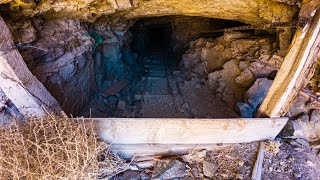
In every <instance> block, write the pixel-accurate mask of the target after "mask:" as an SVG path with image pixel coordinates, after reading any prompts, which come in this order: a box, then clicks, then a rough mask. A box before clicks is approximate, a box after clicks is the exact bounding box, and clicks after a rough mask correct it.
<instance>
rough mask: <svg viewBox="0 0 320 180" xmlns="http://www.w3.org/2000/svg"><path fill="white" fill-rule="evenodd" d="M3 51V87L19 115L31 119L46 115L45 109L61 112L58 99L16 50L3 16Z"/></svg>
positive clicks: (0, 69)
mask: <svg viewBox="0 0 320 180" xmlns="http://www.w3.org/2000/svg"><path fill="white" fill-rule="evenodd" d="M0 49H1V51H0V88H1V89H2V90H3V92H4V93H5V94H6V96H8V98H9V99H10V100H11V101H12V102H13V103H14V104H15V106H16V107H17V108H18V110H19V111H20V113H22V114H23V115H30V116H44V115H47V113H46V110H47V111H49V112H56V113H60V112H61V108H60V105H59V104H58V102H57V101H56V99H55V98H54V97H52V96H51V94H50V93H49V92H48V91H47V89H46V88H45V87H44V86H43V84H42V83H41V82H39V81H38V79H37V78H36V77H35V76H33V74H32V73H31V72H30V70H29V69H28V67H27V65H26V63H25V62H24V60H23V58H22V56H21V55H20V53H19V51H18V50H17V49H16V48H15V44H14V42H13V38H12V36H11V33H10V31H9V29H8V27H7V25H6V23H5V22H4V20H3V19H2V18H1V17H0ZM44 108H46V110H45V109H44Z"/></svg>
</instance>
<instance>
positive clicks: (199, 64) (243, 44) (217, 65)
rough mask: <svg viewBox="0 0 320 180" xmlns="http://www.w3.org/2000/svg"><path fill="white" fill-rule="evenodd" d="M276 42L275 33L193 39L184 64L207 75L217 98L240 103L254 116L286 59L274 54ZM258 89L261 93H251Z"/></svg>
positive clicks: (246, 114) (242, 109) (244, 113)
mask: <svg viewBox="0 0 320 180" xmlns="http://www.w3.org/2000/svg"><path fill="white" fill-rule="evenodd" d="M249 37H250V38H249ZM275 44H276V40H275V38H273V37H272V36H269V37H264V36H263V35H260V36H254V35H253V34H250V33H242V32H230V33H229V32H228V33H225V34H224V35H223V36H221V37H219V38H217V39H201V38H200V39H198V40H196V41H194V42H191V43H190V48H189V50H187V51H186V53H185V54H184V55H183V57H182V62H181V63H182V65H183V67H184V68H185V69H186V70H187V71H188V72H190V73H195V74H198V75H199V76H202V77H203V76H204V75H205V74H207V78H208V80H207V82H206V83H207V84H208V86H209V87H210V88H211V89H212V90H213V91H214V92H215V94H216V96H217V97H219V98H221V99H222V100H223V101H224V102H225V103H226V104H227V105H228V106H229V107H231V108H233V109H236V107H237V106H238V108H239V109H240V112H241V114H242V116H243V117H252V115H253V112H254V111H255V109H256V108H257V107H258V105H259V104H260V103H261V102H262V100H263V98H264V97H265V95H266V92H267V91H268V89H269V87H270V84H271V82H272V78H274V74H275V72H276V71H277V70H278V68H279V67H280V65H281V63H282V61H283V58H282V57H280V56H278V55H277V54H276V53H275V52H276V49H277V47H276V46H275ZM205 76H206V75H205ZM205 76H204V77H205ZM260 82H261V83H260ZM252 85H253V87H252V88H251V91H248V92H247V90H248V89H249V88H250V87H251V86H252ZM261 88H262V89H261ZM256 91H259V92H261V93H259V94H255V95H254V94H252V93H253V92H256ZM253 96H255V97H253ZM252 98H253V99H252ZM252 101H255V102H254V104H252V103H253V102H252ZM237 102H238V104H237Z"/></svg>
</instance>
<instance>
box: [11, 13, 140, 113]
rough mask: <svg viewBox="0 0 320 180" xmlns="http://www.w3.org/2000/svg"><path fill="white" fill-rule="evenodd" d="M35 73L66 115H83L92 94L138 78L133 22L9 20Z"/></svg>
mask: <svg viewBox="0 0 320 180" xmlns="http://www.w3.org/2000/svg"><path fill="white" fill-rule="evenodd" d="M8 24H9V25H10V29H11V32H12V34H13V36H14V41H15V42H16V43H18V44H19V45H21V46H25V47H27V46H29V45H31V44H32V47H29V48H21V49H19V50H20V53H21V55H22V56H23V58H24V60H25V62H26V63H27V65H28V67H29V69H30V70H31V72H32V73H33V74H34V75H35V76H36V77H37V78H38V79H39V80H40V81H41V82H42V83H43V84H44V85H45V86H46V88H47V89H48V91H49V92H50V93H51V94H52V95H53V96H54V97H55V98H56V99H57V101H58V102H59V104H60V105H61V107H62V109H63V110H64V111H65V112H66V113H67V114H73V115H79V114H81V113H82V111H83V109H84V108H85V107H86V106H87V105H88V104H89V102H90V100H91V98H92V97H91V96H92V95H93V94H94V93H96V92H98V91H100V90H101V88H102V89H105V88H107V87H108V86H110V85H111V84H112V83H114V82H115V81H117V80H121V79H129V80H133V79H135V78H136V77H138V76H139V71H140V70H141V69H139V68H138V67H139V66H138V62H137V60H138V55H137V54H136V53H134V52H133V51H132V49H131V47H130V45H129V43H130V40H131V34H130V32H129V31H128V29H129V27H130V26H131V25H132V22H131V21H125V20H121V19H119V18H116V19H108V18H105V19H100V20H99V21H97V22H96V23H94V24H86V23H83V22H81V21H79V20H74V19H68V18H63V19H54V20H49V21H44V20H43V19H41V18H39V17H38V18H31V19H29V20H26V21H19V22H8Z"/></svg>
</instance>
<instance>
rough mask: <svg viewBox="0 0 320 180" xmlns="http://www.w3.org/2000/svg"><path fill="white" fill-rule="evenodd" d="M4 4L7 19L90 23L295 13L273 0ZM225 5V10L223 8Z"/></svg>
mask: <svg viewBox="0 0 320 180" xmlns="http://www.w3.org/2000/svg"><path fill="white" fill-rule="evenodd" d="M0 4H8V5H7V6H5V7H4V12H10V15H11V16H14V17H16V18H20V17H21V16H29V17H30V16H37V15H45V16H47V17H72V18H80V19H84V20H88V21H94V20H96V19H97V18H99V17H100V16H103V15H113V14H117V13H118V12H119V11H121V13H122V14H124V15H125V17H127V18H136V17H141V16H149V17H150V16H164V15H189V16H204V17H211V18H220V19H230V20H237V21H242V22H246V23H255V24H256V23H261V22H275V21H290V20H292V18H293V17H294V16H295V14H296V13H297V10H298V6H297V5H288V4H285V3H279V2H275V1H273V0H254V1H247V0H232V1H230V0H223V1H200V2H195V1H192V0H183V1H181V0H171V1H167V0H149V1H143V0H137V1H129V0H116V1H114V0H107V1H100V0H80V1H79V0H77V1H76V0H71V1H70V0H61V1H49V0H44V1H41V2H40V3H39V2H38V1H15V0H5V1H0ZM226 4H227V6H226Z"/></svg>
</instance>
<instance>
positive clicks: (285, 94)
mask: <svg viewBox="0 0 320 180" xmlns="http://www.w3.org/2000/svg"><path fill="white" fill-rule="evenodd" d="M314 9H316V8H313V10H314ZM309 13H310V14H311V15H310V16H311V18H312V21H310V22H309V23H308V24H307V25H306V26H305V27H304V28H303V29H297V32H296V34H295V37H294V39H293V41H292V43H291V48H290V49H289V52H288V54H287V55H286V57H285V59H284V61H283V63H282V65H281V68H280V69H279V71H278V73H277V75H276V77H275V79H274V82H273V83H272V85H271V87H270V89H269V92H268V94H267V96H266V98H265V99H264V101H263V102H262V104H261V106H260V108H259V109H258V113H257V115H256V116H257V117H280V116H283V115H285V114H286V113H287V111H288V110H289V108H290V107H291V105H292V103H293V102H294V100H295V98H296V96H297V94H298V93H299V91H300V90H301V88H303V86H304V85H305V83H306V82H308V81H309V80H310V78H311V77H312V75H313V73H314V65H315V61H316V59H317V56H319V53H320V47H319V45H320V11H319V10H314V11H313V12H311V11H310V10H309ZM312 14H313V15H314V16H313V17H312Z"/></svg>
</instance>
